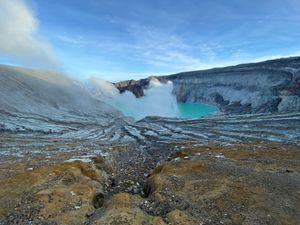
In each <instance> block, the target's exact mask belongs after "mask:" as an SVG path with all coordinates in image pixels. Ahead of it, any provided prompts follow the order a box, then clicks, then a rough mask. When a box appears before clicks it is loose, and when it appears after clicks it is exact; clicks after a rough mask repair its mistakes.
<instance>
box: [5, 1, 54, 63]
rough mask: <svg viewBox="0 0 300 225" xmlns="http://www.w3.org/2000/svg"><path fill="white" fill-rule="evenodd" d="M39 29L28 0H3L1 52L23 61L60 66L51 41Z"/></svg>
mask: <svg viewBox="0 0 300 225" xmlns="http://www.w3.org/2000/svg"><path fill="white" fill-rule="evenodd" d="M37 31H38V21H37V19H36V18H35V16H34V14H33V12H32V10H30V8H29V7H28V6H27V5H26V2H25V0H0V53H2V54H3V55H6V56H7V57H9V58H10V59H12V60H16V61H17V62H20V63H26V64H30V65H38V66H46V67H51V68H53V67H57V66H58V61H57V59H56V57H55V54H54V51H53V49H52V47H51V45H50V44H49V43H48V42H47V41H46V40H44V39H42V38H41V37H39V36H38V35H37Z"/></svg>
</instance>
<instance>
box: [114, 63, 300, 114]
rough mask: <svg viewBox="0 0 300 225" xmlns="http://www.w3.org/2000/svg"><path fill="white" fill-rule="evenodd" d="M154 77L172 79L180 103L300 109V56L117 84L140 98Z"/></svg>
mask: <svg viewBox="0 0 300 225" xmlns="http://www.w3.org/2000/svg"><path fill="white" fill-rule="evenodd" d="M152 78H156V79H158V80H160V81H161V82H166V81H172V82H173V85H174V90H173V93H174V94H175V95H176V97H177V101H178V102H200V103H207V104H211V105H216V106H218V107H219V108H220V109H221V110H222V111H223V112H226V113H228V114H233V113H234V114H247V113H270V112H271V113H272V112H298V111H299V110H300V57H291V58H285V59H277V60H270V61H265V62H260V63H252V64H242V65H238V66H231V67H225V68H216V69H210V70H203V71H193V72H183V73H178V74H174V75H169V76H154V77H149V78H147V79H142V80H138V81H133V80H130V81H122V82H119V83H117V84H115V86H116V87H117V88H118V89H119V90H120V92H123V91H125V90H129V91H132V92H133V93H134V94H135V95H136V96H137V97H140V96H142V95H143V89H145V88H147V86H148V85H149V82H150V80H151V79H152Z"/></svg>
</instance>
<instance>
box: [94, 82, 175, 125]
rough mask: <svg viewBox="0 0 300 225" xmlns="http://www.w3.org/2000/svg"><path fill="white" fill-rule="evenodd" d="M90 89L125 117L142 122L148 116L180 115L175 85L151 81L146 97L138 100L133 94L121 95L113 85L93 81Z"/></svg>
mask: <svg viewBox="0 0 300 225" xmlns="http://www.w3.org/2000/svg"><path fill="white" fill-rule="evenodd" d="M89 88H90V90H92V92H93V95H94V96H97V97H98V98H100V99H101V100H104V101H105V102H106V103H108V104H110V105H112V106H114V107H115V108H117V109H118V110H120V111H121V112H122V113H123V114H124V115H126V116H130V117H133V118H134V119H135V120H140V119H142V118H144V117H146V116H163V117H178V116H179V115H180V113H179V110H178V106H177V102H176V98H175V96H174V95H173V94H172V90H173V83H172V82H170V81H169V82H168V83H166V84H163V83H160V82H159V81H158V80H156V79H152V80H151V81H150V85H149V89H147V90H145V91H144V92H145V96H143V97H141V98H136V97H135V96H134V95H133V94H132V93H131V92H128V91H126V92H125V93H123V94H119V91H118V89H116V88H115V87H114V85H113V84H111V83H109V82H107V81H103V80H99V79H91V80H90V83H89Z"/></svg>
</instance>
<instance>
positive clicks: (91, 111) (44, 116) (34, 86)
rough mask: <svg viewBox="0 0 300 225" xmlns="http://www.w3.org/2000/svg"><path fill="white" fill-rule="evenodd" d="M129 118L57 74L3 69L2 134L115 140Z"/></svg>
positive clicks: (0, 72)
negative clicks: (40, 134)
mask: <svg viewBox="0 0 300 225" xmlns="http://www.w3.org/2000/svg"><path fill="white" fill-rule="evenodd" d="M124 123H125V118H124V117H123V116H122V115H121V113H119V112H118V111H116V110H115V109H113V108H111V107H110V106H108V105H107V104H105V103H104V102H102V101H100V100H98V99H96V98H93V97H92V96H91V95H90V93H89V92H88V91H87V90H85V89H84V88H83V87H82V86H81V85H80V84H79V83H76V82H75V81H73V80H71V79H70V78H68V77H65V76H62V75H60V74H57V73H53V72H49V71H41V70H33V69H25V68H18V67H12V66H5V65H1V66H0V128H1V130H2V132H19V133H22V132H23V133H43V134H48V135H51V134H56V135H60V136H61V137H69V136H70V137H82V138H84V137H98V138H99V139H103V140H106V139H107V138H108V139H112V138H113V135H114V134H115V133H116V132H115V131H116V130H119V128H120V127H121V126H123V125H124Z"/></svg>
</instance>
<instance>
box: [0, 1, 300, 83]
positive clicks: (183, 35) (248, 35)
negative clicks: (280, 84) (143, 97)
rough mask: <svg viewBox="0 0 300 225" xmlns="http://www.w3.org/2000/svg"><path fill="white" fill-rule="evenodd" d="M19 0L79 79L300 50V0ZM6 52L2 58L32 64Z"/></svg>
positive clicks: (126, 75)
mask: <svg viewBox="0 0 300 225" xmlns="http://www.w3.org/2000/svg"><path fill="white" fill-rule="evenodd" d="M2 1H11V0H2ZM18 1H19V2H23V3H24V4H25V5H26V7H28V9H29V10H30V13H31V14H32V16H33V18H34V19H35V20H36V21H37V24H36V30H35V31H34V32H33V33H34V34H32V35H34V36H38V38H39V41H40V40H41V39H43V41H44V42H47V46H48V45H49V46H50V47H51V53H49V57H48V58H53V57H55V59H56V60H57V63H58V64H59V68H61V69H62V70H63V71H64V72H66V73H68V74H70V75H71V76H73V77H75V78H77V79H85V78H88V77H90V76H96V77H99V78H102V79H106V80H110V81H116V80H123V79H131V78H135V79H137V78H141V77H146V76H149V75H157V74H170V73H175V72H180V71H187V70H197V69H206V68H211V67H216V66H225V65H232V64H238V63H243V62H253V61H260V60H264V59H268V58H276V57H283V56H289V55H300V41H299V40H300V1H299V0H285V1H283V0H251V1H249V0H202V1H200V0H177V1H174V0H151V1H150V0H126V1H125V0H124V1H122V0H85V1H82V0H51V1H45V0H27V1H25V0H24V1H22V0H18ZM0 8H1V4H0ZM0 25H1V24H0ZM0 29H1V27H0ZM16 29H18V28H16ZM0 41H1V39H0ZM50 47H49V48H50ZM0 50H1V49H0ZM7 51H8V50H7ZM7 51H6V53H7ZM6 53H3V52H2V53H1V52H0V63H11V64H22V63H23V64H24V60H23V61H22V60H18V59H16V58H15V57H12V56H9V57H7V54H6Z"/></svg>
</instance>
